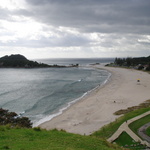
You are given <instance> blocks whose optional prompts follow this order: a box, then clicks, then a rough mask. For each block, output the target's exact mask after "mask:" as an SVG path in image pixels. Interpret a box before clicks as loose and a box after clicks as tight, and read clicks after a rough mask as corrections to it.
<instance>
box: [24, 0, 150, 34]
mask: <svg viewBox="0 0 150 150" xmlns="http://www.w3.org/2000/svg"><path fill="white" fill-rule="evenodd" d="M26 1H27V2H28V3H29V4H30V8H31V9H30V11H33V12H34V16H32V17H34V19H36V20H38V21H41V22H44V23H47V24H51V25H54V26H66V27H72V28H77V29H79V30H80V31H84V32H102V33H105V32H107V33H109V32H110V33H112V32H124V33H142V32H146V33H150V28H149V27H150V17H149V14H150V9H149V8H150V2H149V1H147V0H142V1H139V0H126V1H122V0H114V1H111V0H82V1H81V0H65V1H62V0H43V1H40V0H26Z"/></svg>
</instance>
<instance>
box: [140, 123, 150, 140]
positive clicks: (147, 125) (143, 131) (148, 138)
mask: <svg viewBox="0 0 150 150" xmlns="http://www.w3.org/2000/svg"><path fill="white" fill-rule="evenodd" d="M148 127H150V122H149V123H147V124H145V125H144V126H142V127H141V128H139V130H138V134H139V135H140V136H141V137H142V138H143V139H144V140H146V141H147V142H149V143H150V137H149V136H148V135H146V132H145V131H146V129H147V128H148Z"/></svg>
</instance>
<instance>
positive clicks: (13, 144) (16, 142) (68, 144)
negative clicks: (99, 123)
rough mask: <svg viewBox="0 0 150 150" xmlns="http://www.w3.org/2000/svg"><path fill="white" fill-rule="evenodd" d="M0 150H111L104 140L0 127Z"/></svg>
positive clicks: (37, 130)
mask: <svg viewBox="0 0 150 150" xmlns="http://www.w3.org/2000/svg"><path fill="white" fill-rule="evenodd" d="M0 149H1V150H6V149H10V150H113V149H118V150H119V149H121V148H119V147H114V146H112V145H111V144H109V143H107V142H106V141H105V140H102V139H99V138H96V137H91V136H81V135H77V134H71V133H66V132H65V131H57V130H52V131H46V130H41V129H39V128H33V129H26V128H10V127H9V126H0Z"/></svg>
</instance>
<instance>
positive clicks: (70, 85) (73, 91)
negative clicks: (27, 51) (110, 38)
mask: <svg viewBox="0 0 150 150" xmlns="http://www.w3.org/2000/svg"><path fill="white" fill-rule="evenodd" d="M113 60H114V59H43V60H37V61H38V62H42V63H47V64H58V65H69V64H79V65H80V67H78V68H38V69H23V68H22V69H21V68H16V69H13V68H7V69H4V68H2V69H0V87H1V88H0V108H4V109H8V110H9V111H13V112H16V113H17V114H21V115H22V116H25V117H29V119H30V120H31V121H32V122H33V126H37V125H39V124H40V123H43V122H45V121H47V120H50V119H52V118H53V117H55V116H57V115H59V114H61V113H62V111H63V110H65V109H66V108H68V107H69V106H70V105H71V104H73V103H74V102H76V101H78V100H80V99H81V98H82V97H83V96H85V95H86V94H87V93H88V92H89V91H92V90H93V89H95V88H96V87H98V86H100V85H102V84H104V83H105V82H106V81H107V80H108V78H109V76H110V73H109V72H107V71H105V70H100V69H94V68H92V67H89V64H94V63H110V62H113Z"/></svg>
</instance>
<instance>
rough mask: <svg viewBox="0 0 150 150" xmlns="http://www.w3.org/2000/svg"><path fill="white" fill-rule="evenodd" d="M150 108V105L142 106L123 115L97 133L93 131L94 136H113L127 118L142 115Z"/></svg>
mask: <svg viewBox="0 0 150 150" xmlns="http://www.w3.org/2000/svg"><path fill="white" fill-rule="evenodd" d="M149 110H150V107H148V108H142V109H138V110H135V111H132V112H129V113H127V114H125V115H123V116H122V117H120V118H118V119H116V121H114V122H112V123H110V124H108V125H106V126H104V127H102V128H101V129H100V130H99V131H96V132H95V133H93V136H96V137H103V138H106V139H107V138H109V137H110V136H112V135H113V134H114V133H115V132H116V131H117V129H118V128H119V126H120V125H121V124H122V123H124V122H125V121H126V120H129V119H131V118H134V117H136V116H138V115H141V114H143V113H145V112H147V111H149Z"/></svg>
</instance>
